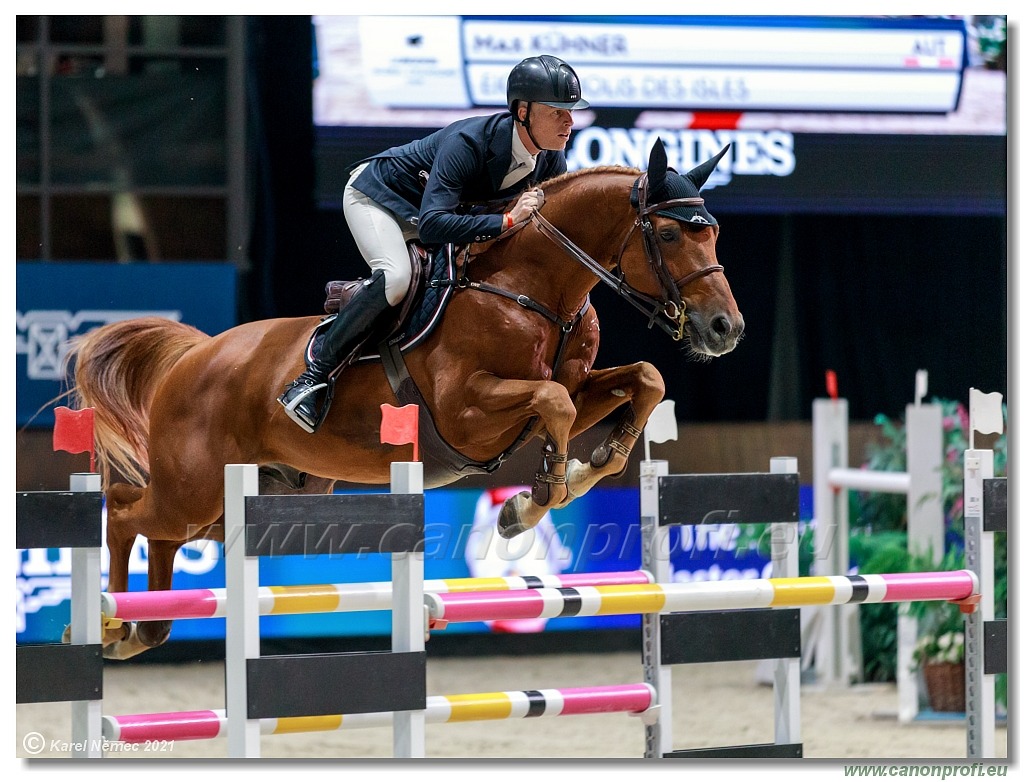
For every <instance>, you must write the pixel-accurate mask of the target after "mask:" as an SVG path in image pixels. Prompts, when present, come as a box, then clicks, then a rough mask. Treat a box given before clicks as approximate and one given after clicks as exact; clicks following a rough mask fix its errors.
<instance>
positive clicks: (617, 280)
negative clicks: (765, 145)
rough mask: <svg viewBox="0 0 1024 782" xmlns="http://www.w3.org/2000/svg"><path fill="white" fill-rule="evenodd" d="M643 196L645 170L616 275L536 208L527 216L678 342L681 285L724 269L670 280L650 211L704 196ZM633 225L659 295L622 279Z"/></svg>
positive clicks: (682, 318)
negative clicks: (654, 200)
mask: <svg viewBox="0 0 1024 782" xmlns="http://www.w3.org/2000/svg"><path fill="white" fill-rule="evenodd" d="M647 197H648V180H647V173H646V172H645V173H643V174H641V175H640V177H639V178H638V179H637V180H636V182H634V183H633V192H632V194H631V195H630V202H631V203H632V205H633V208H634V209H635V210H636V220H635V221H634V222H633V225H632V226H631V227H630V229H629V233H627V234H626V238H625V239H623V240H622V244H621V245H620V247H619V253H618V255H617V256H616V258H615V263H614V264H613V266H612V268H613V269H617V270H618V274H613V273H612V272H610V271H608V270H607V269H605V268H604V267H603V266H602V265H601V264H599V263H598V262H597V261H595V260H594V259H593V258H591V257H590V256H589V255H587V254H586V253H585V252H584V251H583V250H582V249H580V248H579V247H578V246H577V245H576V244H575V243H573V241H572V240H571V239H569V237H567V236H566V235H565V234H564V233H562V232H561V231H560V230H559V229H558V228H556V227H555V226H554V225H552V224H551V223H550V222H548V220H547V219H546V218H545V217H543V216H542V215H541V214H540V212H539V211H538V212H533V214H532V215H531V217H532V219H533V220H534V222H535V223H536V224H537V228H538V229H539V230H540V232H541V233H542V234H544V235H545V236H547V237H548V238H549V239H551V240H552V241H553V242H554V243H555V244H557V245H559V246H560V247H562V249H564V250H565V251H566V252H567V253H568V254H569V255H571V256H572V257H573V258H574V259H576V260H577V261H579V262H580V263H581V264H583V266H585V267H586V268H587V269H589V270H590V271H591V272H593V273H594V274H595V275H597V277H598V278H599V279H600V280H601V281H602V282H604V283H606V284H607V285H610V286H611V287H612V288H614V289H615V292H616V293H617V294H618V295H619V296H621V297H622V298H623V299H625V300H626V301H628V302H629V303H630V304H632V305H633V306H634V307H636V308H637V309H638V310H640V311H641V312H643V313H644V314H645V315H647V316H648V323H647V327H648V328H650V327H651V326H653V325H655V324H657V325H658V326H659V327H660V328H661V329H663V330H664V331H665V332H666V333H668V334H669V335H670V336H671V337H672V339H674V340H677V341H678V340H681V339H682V338H683V328H684V326H685V325H686V302H684V301H683V297H682V290H683V288H685V287H686V286H687V285H689V284H690V283H691V282H693V281H694V280H699V279H700V278H701V277H705V276H707V275H708V274H712V273H714V272H720V271H724V268H723V267H722V266H720V265H719V264H712V265H711V266H705V267H704V268H703V269H697V270H696V271H693V272H690V273H689V274H687V275H686V276H684V277H682V278H681V279H678V280H676V279H674V278H673V277H672V275H671V274H670V273H669V270H668V269H667V268H666V266H665V260H664V258H663V257H662V255H661V246H660V245H659V244H658V237H657V234H656V232H655V230H654V224H653V223H652V222H651V214H652V213H654V212H660V211H662V210H664V209H668V208H670V207H674V206H701V205H702V204H703V203H704V199H703V198H699V197H698V198H671V199H669V200H667V201H660V202H658V203H656V204H648V203H647ZM637 227H639V228H640V230H641V233H642V235H643V240H644V254H645V255H646V256H647V262H648V263H649V264H650V266H651V268H652V270H653V271H654V276H655V279H657V281H658V284H659V285H660V286H661V294H662V295H661V297H660V298H656V297H654V296H649V295H647V294H646V293H643V292H642V291H639V290H637V289H636V288H634V287H633V286H632V285H630V284H629V283H628V282H626V277H625V272H623V270H622V255H623V253H624V252H625V251H626V246H627V244H628V243H629V240H630V238H631V237H632V236H633V231H635V230H636V229H637Z"/></svg>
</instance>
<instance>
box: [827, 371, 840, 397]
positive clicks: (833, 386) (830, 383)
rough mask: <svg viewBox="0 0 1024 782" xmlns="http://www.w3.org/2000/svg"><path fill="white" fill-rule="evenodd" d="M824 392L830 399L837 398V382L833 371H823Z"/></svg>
mask: <svg viewBox="0 0 1024 782" xmlns="http://www.w3.org/2000/svg"><path fill="white" fill-rule="evenodd" d="M825 390H826V391H827V392H828V395H829V396H830V397H832V399H838V398H839V381H838V380H837V379H836V372H835V370H834V369H826V370H825Z"/></svg>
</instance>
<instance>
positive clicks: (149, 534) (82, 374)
mask: <svg viewBox="0 0 1024 782" xmlns="http://www.w3.org/2000/svg"><path fill="white" fill-rule="evenodd" d="M725 151H726V150H724V149H723V150H722V151H721V152H720V153H719V154H718V155H717V156H716V157H714V158H712V159H711V160H708V161H706V162H705V163H703V164H701V165H700V166H698V167H697V168H695V169H693V170H692V171H690V172H689V173H687V174H685V175H681V174H678V173H677V172H676V171H675V170H674V169H671V168H668V167H667V156H666V154H665V151H664V147H663V146H662V144H661V142H660V140H659V141H658V142H657V143H656V144H655V145H654V147H653V149H652V151H651V154H650V160H649V161H648V165H647V170H646V172H641V171H640V170H639V169H636V168H632V167H626V166H602V167H597V168H591V169H583V170H580V171H574V172H569V173H566V174H562V175H560V176H558V177H555V178H553V179H550V180H548V181H547V182H544V183H542V186H543V192H544V204H543V207H542V208H541V209H540V210H539V211H538V212H536V213H535V214H534V215H533V216H532V218H531V219H530V220H529V221H527V222H526V223H525V224H523V225H521V226H520V227H518V230H514V231H513V232H510V234H509V235H507V236H506V235H503V236H501V237H499V238H498V239H497V240H491V241H489V242H485V243H480V244H478V245H477V244H471V245H468V246H467V248H466V252H465V253H464V254H463V255H462V256H460V257H461V263H460V269H461V271H460V272H459V274H458V279H457V280H456V281H455V282H454V283H453V284H452V285H451V286H450V299H449V301H448V303H447V307H446V310H445V312H444V315H443V317H442V318H441V319H440V322H439V323H438V324H437V325H436V327H435V328H434V329H433V330H432V331H431V332H430V333H429V335H428V336H427V337H426V338H425V339H424V340H423V341H422V342H421V343H420V344H418V345H417V346H416V347H415V348H414V349H412V350H410V351H409V352H408V354H407V355H405V356H404V357H402V358H403V359H404V362H405V364H406V370H407V372H406V380H407V381H408V382H409V383H412V384H414V386H415V387H416V388H417V389H418V392H419V398H420V399H422V401H423V402H424V407H425V412H426V413H427V417H426V418H427V422H428V424H429V425H430V427H432V428H434V429H436V439H437V440H439V441H441V442H442V443H443V444H444V445H445V446H446V447H447V451H446V452H445V453H446V454H447V455H448V456H450V455H451V454H457V455H461V456H463V457H464V463H463V466H464V467H467V469H469V468H472V467H474V466H476V467H477V468H480V467H483V468H484V469H487V470H488V471H491V470H493V469H495V468H496V467H497V465H499V464H500V462H501V461H502V460H503V459H504V458H505V457H506V456H507V455H508V454H509V453H511V452H512V451H514V450H516V449H517V448H519V447H521V446H523V444H524V443H526V442H528V441H532V440H540V441H541V442H542V446H541V460H540V467H539V469H538V472H537V475H536V478H535V480H534V482H533V485H532V487H531V490H530V491H522V492H520V493H518V494H516V495H514V496H512V497H510V498H509V499H508V500H506V502H505V504H504V506H503V507H502V511H501V515H500V518H499V522H498V523H499V531H500V532H501V533H502V534H503V536H505V537H511V536H513V535H515V534H518V533H520V532H522V531H524V530H527V529H530V528H531V527H532V526H534V525H536V524H537V523H538V522H539V521H540V520H541V518H542V517H543V516H544V514H545V513H546V512H548V511H549V510H551V509H555V508H562V507H564V506H566V505H567V504H568V503H569V502H571V501H572V500H573V499H574V498H577V497H580V496H582V495H583V494H585V493H586V492H587V491H588V490H589V489H591V488H592V487H593V486H594V485H596V484H597V483H598V482H599V481H600V480H601V479H602V478H604V477H606V476H611V475H616V474H620V473H621V472H622V471H624V470H625V468H626V465H627V460H628V458H629V455H630V452H631V450H632V448H633V446H634V444H635V443H636V442H637V439H638V438H639V437H640V435H641V433H642V429H643V427H644V425H645V423H646V421H647V418H648V416H649V415H650V414H651V412H652V411H653V410H654V408H655V407H656V406H657V405H658V403H659V402H660V401H661V400H662V398H663V397H664V394H665V384H664V380H663V378H662V375H661V374H660V372H659V371H658V370H657V369H656V368H655V367H654V366H653V365H651V364H650V363H648V362H644V361H638V362H636V363H634V364H631V365H628V366H619V367H611V368H601V369H599V368H597V367H596V366H595V360H596V358H597V352H598V346H599V340H600V333H599V322H598V315H597V312H596V311H595V308H594V306H593V304H592V303H591V302H590V292H591V291H592V290H593V288H595V287H596V285H597V284H598V283H599V282H604V283H606V284H609V285H611V286H613V287H614V288H615V290H616V291H617V292H618V293H619V295H620V296H622V297H624V298H625V299H626V300H627V301H628V302H629V303H630V304H632V305H634V306H636V307H637V308H638V309H640V310H641V311H642V312H643V313H644V315H645V316H646V317H647V318H648V324H647V326H648V328H652V327H653V326H654V325H657V326H659V327H660V328H661V329H663V330H665V331H666V332H668V333H669V334H670V335H671V336H672V337H673V338H674V339H676V340H679V341H680V343H681V345H682V346H683V347H686V348H688V351H689V354H690V355H691V356H693V357H698V358H702V359H709V358H711V357H714V356H720V355H722V354H725V353H728V352H729V351H731V350H733V348H734V347H735V346H736V344H737V342H738V341H739V340H740V338H741V336H742V334H743V328H744V324H743V317H742V315H741V313H740V311H739V310H738V308H737V304H736V302H735V300H734V298H733V295H732V291H731V289H730V287H729V283H728V281H727V279H726V277H725V275H724V271H723V268H722V266H721V265H720V264H719V263H718V259H717V255H716V243H717V239H718V232H719V227H718V225H717V222H716V221H715V220H714V219H713V218H712V219H711V220H710V221H709V220H707V219H706V218H704V217H702V216H701V215H707V212H706V211H704V210H703V207H702V206H701V205H702V204H703V199H702V198H701V197H700V196H699V191H700V188H701V187H703V185H704V184H705V182H706V180H707V178H708V176H709V175H710V173H711V172H712V171H713V170H714V168H715V166H716V165H717V163H718V161H719V160H720V158H721V157H722V155H723V154H724V153H725ZM659 199H661V200H659ZM680 210H682V213H683V214H684V217H683V218H680V217H679V216H678V214H679V213H680ZM686 215H692V219H687V217H686ZM707 216H708V217H710V215H707ZM321 319H322V316H310V317H297V318H276V319H268V320H259V321H252V322H247V323H244V324H241V325H238V326H235V327H233V328H230V329H228V330H226V331H224V332H222V333H220V334H217V335H215V336H209V335H207V334H205V333H203V332H201V331H199V330H197V329H195V328H193V327H192V326H189V325H186V324H182V323H179V322H176V321H173V320H166V319H162V318H154V317H143V318H138V319H133V320H125V321H121V322H117V323H112V324H108V325H105V326H101V327H99V328H98V329H95V330H93V331H91V332H88V333H86V334H85V335H83V336H82V337H79V338H78V339H77V341H76V342H74V343H73V344H72V346H71V348H70V351H69V355H68V362H69V363H68V370H67V371H68V373H69V376H68V381H69V387H70V389H71V391H72V392H73V396H74V398H75V399H76V402H77V404H78V406H79V407H92V408H93V409H94V420H95V443H96V453H97V458H98V463H99V465H100V470H101V472H102V473H103V475H104V489H105V491H106V498H107V546H108V549H109V554H110V570H109V581H108V589H109V591H111V592H118V591H125V590H126V589H127V586H128V559H129V553H130V551H131V548H132V545H133V544H134V542H135V539H136V537H137V536H138V535H143V536H145V537H146V538H147V539H148V541H149V570H148V589H150V590H166V589H170V588H171V586H172V585H171V580H172V579H171V576H172V565H173V561H174V556H175V554H176V552H177V551H178V549H179V548H180V547H181V546H182V545H183V544H184V543H186V542H188V541H192V540H198V539H212V540H223V497H224V483H223V474H224V473H223V467H224V465H225V464H230V463H250V464H251V463H255V464H259V465H263V466H265V467H267V468H268V473H267V474H268V475H269V476H270V478H269V482H270V483H271V484H275V485H277V486H279V487H282V488H283V489H285V490H286V491H296V492H317V491H331V490H332V489H333V486H334V483H335V482H337V481H343V482H350V483H355V484H368V485H386V484H387V483H388V482H389V480H390V465H391V463H392V462H393V461H394V460H395V459H396V448H397V446H393V445H389V444H386V443H382V442H381V438H380V424H381V405H382V403H387V404H392V405H394V404H396V403H397V402H398V401H399V396H398V395H396V391H395V387H394V386H393V385H392V384H391V383H390V382H389V380H388V377H387V373H386V372H385V369H384V367H383V361H382V360H376V361H374V360H369V361H357V362H356V363H353V364H351V365H350V366H348V367H347V368H346V369H345V370H344V372H343V373H342V374H341V375H340V377H339V378H338V381H337V384H336V387H335V389H334V399H333V405H332V406H331V409H330V412H329V413H328V415H327V416H326V418H325V420H324V422H323V424H322V425H321V427H320V429H319V430H318V431H317V432H316V433H315V434H309V433H307V432H305V431H304V430H303V429H301V428H300V427H298V426H296V425H295V423H294V422H292V421H291V420H289V418H288V417H287V416H286V414H285V411H284V410H283V408H282V407H281V405H279V404H278V403H277V396H278V395H279V393H280V390H281V389H282V388H284V387H285V385H286V384H287V382H288V381H289V380H290V379H291V378H292V377H294V376H295V375H297V374H298V373H299V372H300V371H301V369H302V366H301V362H302V360H303V358H302V357H303V356H304V353H305V347H306V345H307V342H308V340H309V339H310V335H311V334H312V333H313V331H314V328H315V327H316V326H317V325H318V322H319V321H320V320H321ZM638 320H639V319H638ZM638 325H639V324H638ZM381 344H383V343H381ZM681 354H682V351H681ZM383 357H384V352H383V351H382V353H381V358H382V359H383ZM616 411H618V412H619V417H618V420H617V423H615V424H614V425H613V427H612V429H611V431H610V432H609V434H608V435H607V437H606V438H605V439H604V440H603V441H602V442H601V443H600V444H599V445H598V446H597V447H596V448H595V449H594V450H593V452H592V454H591V457H590V460H589V462H588V463H582V462H580V461H579V460H577V459H572V460H571V461H570V460H569V459H568V458H567V457H568V447H569V442H570V440H571V439H572V438H574V437H576V436H577V435H579V434H580V433H582V432H584V431H586V430H588V429H590V428H591V427H593V426H594V425H595V424H598V423H599V422H601V421H602V420H604V419H605V418H606V417H609V416H610V415H611V414H612V413H613V412H616ZM423 420H424V419H423V417H422V416H421V429H422V428H427V427H426V425H425V424H424V423H423ZM402 447H403V448H404V447H405V446H402ZM422 459H423V464H424V475H425V478H424V485H425V487H426V488H428V489H430V488H434V487H436V486H442V485H446V484H448V483H451V482H454V481H455V480H457V479H458V478H460V477H462V474H465V473H466V471H465V470H462V471H460V470H456V469H452V468H451V467H450V464H448V465H445V464H440V463H439V462H436V461H432V457H431V455H430V454H429V453H427V452H426V451H424V453H423V455H422ZM478 471H479V470H478ZM302 474H308V475H309V476H311V480H310V481H309V483H308V484H307V485H302V484H301V482H296V481H295V480H294V478H295V476H296V475H302ZM115 477H116V478H117V480H114V478H115ZM262 482H263V481H262V479H261V484H262ZM171 624H172V623H171V622H170V621H142V622H138V623H125V624H124V625H123V626H110V627H107V628H105V630H104V635H103V646H104V656H106V657H108V658H115V659H126V658H128V657H132V656H134V655H136V654H139V653H141V652H143V651H145V650H146V649H149V648H153V647H156V646H159V645H160V644H162V643H164V641H166V639H167V638H168V636H169V634H170V630H171Z"/></svg>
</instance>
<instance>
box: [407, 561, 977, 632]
mask: <svg viewBox="0 0 1024 782" xmlns="http://www.w3.org/2000/svg"><path fill="white" fill-rule="evenodd" d="M977 593H978V579H977V576H975V575H974V573H972V572H971V571H969V570H954V571H950V572H929V573H891V574H882V575H863V576H810V577H804V578H759V579H749V580H741V581H704V582H689V583H677V584H676V583H674V584H626V585H621V586H596V587H576V588H572V589H525V590H521V591H518V592H479V593H471V592H470V593H461V594H433V593H428V594H426V595H424V598H425V600H426V603H427V606H428V608H429V611H430V618H431V620H432V621H433V622H434V625H435V627H438V628H441V627H443V626H444V624H446V623H448V622H478V621H484V620H496V619H539V618H546V619H552V618H556V617H572V616H603V615H613V614H657V613H672V612H677V611H721V610H728V609H737V608H775V607H783V606H786V607H795V606H805V605H843V604H846V603H854V604H856V603H905V602H910V601H916V600H964V599H966V598H968V597H971V596H972V595H975V594H977Z"/></svg>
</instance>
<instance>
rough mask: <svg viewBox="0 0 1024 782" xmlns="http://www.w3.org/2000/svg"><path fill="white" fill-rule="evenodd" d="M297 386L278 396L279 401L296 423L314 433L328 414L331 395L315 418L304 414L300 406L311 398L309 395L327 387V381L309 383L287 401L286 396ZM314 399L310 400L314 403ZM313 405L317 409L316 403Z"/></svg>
mask: <svg viewBox="0 0 1024 782" xmlns="http://www.w3.org/2000/svg"><path fill="white" fill-rule="evenodd" d="M295 388H297V386H292V387H291V388H289V389H288V390H287V391H285V392H284V393H283V394H281V396H279V397H278V398H277V401H278V402H280V403H281V406H282V407H284V412H285V414H286V415H287V416H288V417H289V418H290V419H292V420H293V421H294V422H295V423H297V424H298V425H299V426H301V427H302V428H303V429H304V430H305V431H307V432H308V433H309V434H313V433H315V432H316V430H317V429H319V428H320V424H322V423H323V420H324V418H325V417H326V415H327V410H328V408H329V407H330V396H328V397H327V398H326V399H325V400H324V404H323V405H322V406H321V411H320V413H319V415H317V416H316V417H315V418H307V417H306V416H304V415H303V414H302V412H301V411H299V410H298V406H299V405H301V404H302V403H303V402H305V401H306V400H307V399H309V397H310V396H312V395H313V394H315V393H316V392H318V391H320V390H321V389H324V388H327V383H316V384H315V385H311V386H309V385H307V386H306V387H305V388H301V389H299V391H298V393H297V394H296V395H295V398H294V399H292V400H291V401H289V402H285V401H284V399H285V397H286V396H288V394H289V393H290V392H291V391H292V390H293V389H295ZM313 401H314V400H310V403H311V404H313ZM313 407H314V410H315V409H316V408H315V405H313Z"/></svg>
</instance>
